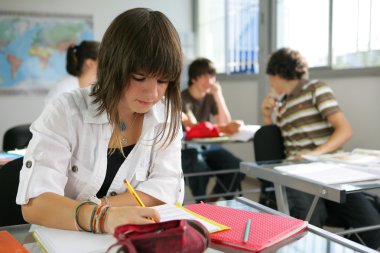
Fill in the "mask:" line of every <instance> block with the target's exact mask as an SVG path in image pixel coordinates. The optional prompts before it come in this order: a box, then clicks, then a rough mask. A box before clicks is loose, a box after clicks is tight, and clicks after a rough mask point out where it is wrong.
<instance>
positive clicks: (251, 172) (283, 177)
mask: <svg viewBox="0 0 380 253" xmlns="http://www.w3.org/2000/svg"><path fill="white" fill-rule="evenodd" d="M294 163H297V162H292V161H286V160H284V161H276V162H272V163H271V162H268V163H261V164H258V163H256V162H242V163H241V164H240V170H241V172H242V173H245V174H246V175H247V176H248V177H254V178H261V179H264V180H267V181H270V182H273V183H274V184H280V185H281V186H286V187H289V188H293V189H296V190H300V191H303V192H307V193H310V194H312V195H315V196H319V197H321V198H324V199H328V200H331V201H335V202H337V203H344V202H345V201H346V194H350V193H354V192H360V191H366V190H370V189H376V188H380V180H368V181H362V182H351V183H343V184H331V185H327V184H323V183H319V182H316V181H312V180H308V179H306V178H302V177H297V176H296V175H291V174H287V173H284V172H281V171H278V170H275V169H273V168H274V167H276V166H282V165H290V164H294ZM298 163H299V162H298Z"/></svg>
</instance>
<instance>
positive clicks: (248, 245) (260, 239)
mask: <svg viewBox="0 0 380 253" xmlns="http://www.w3.org/2000/svg"><path fill="white" fill-rule="evenodd" d="M186 208H187V209H189V210H191V211H193V212H195V213H198V214H200V215H202V216H205V217H207V218H211V219H213V220H214V221H216V222H220V223H222V224H224V225H226V226H229V227H230V228H231V229H230V230H225V231H221V232H217V233H213V234H211V235H210V237H211V241H212V242H213V243H214V244H219V245H224V246H229V247H233V248H236V249H240V250H248V251H254V252H258V251H261V250H263V249H266V248H269V247H271V246H273V245H275V244H277V243H279V242H281V241H283V240H285V239H287V238H290V237H292V236H294V235H296V234H299V233H300V232H301V231H303V230H305V228H306V227H307V224H308V223H307V222H306V221H302V220H299V219H295V218H292V217H285V216H279V215H272V214H267V213H259V212H252V211H247V210H239V209H234V208H230V207H224V206H215V205H210V204H205V203H200V204H191V205H187V206H186ZM249 219H250V220H251V224H250V227H249V238H247V239H248V240H247V242H244V236H245V234H246V227H247V221H248V220H249Z"/></svg>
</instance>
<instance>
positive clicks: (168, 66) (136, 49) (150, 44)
mask: <svg viewBox="0 0 380 253" xmlns="http://www.w3.org/2000/svg"><path fill="white" fill-rule="evenodd" d="M151 14H152V15H151V18H150V19H149V20H148V21H147V22H146V24H144V25H143V26H142V27H141V28H140V31H139V32H138V33H137V35H136V37H135V38H133V41H134V42H135V43H134V45H133V47H132V50H131V55H130V59H129V60H130V62H133V63H134V64H133V65H131V66H133V69H130V70H129V72H130V73H134V72H139V71H142V72H144V73H145V74H148V75H149V76H152V77H156V78H163V79H167V80H169V81H175V80H177V79H179V76H180V74H181V69H182V50H181V44H180V39H179V37H178V34H177V32H176V31H175V30H171V29H169V28H168V27H170V26H168V25H167V24H165V23H166V22H168V21H166V20H165V19H164V20H163V19H162V18H157V15H160V13H155V12H153V13H151ZM142 41H144V43H141V42H142Z"/></svg>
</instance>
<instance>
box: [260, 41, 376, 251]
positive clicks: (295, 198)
mask: <svg viewBox="0 0 380 253" xmlns="http://www.w3.org/2000/svg"><path fill="white" fill-rule="evenodd" d="M266 73H267V74H268V78H269V82H270V84H271V86H272V88H273V91H272V92H271V93H270V94H269V95H268V96H267V97H266V98H265V99H264V101H263V103H262V115H263V122H264V124H265V125H269V124H273V123H274V122H275V124H276V125H277V126H279V128H280V129H281V132H282V135H283V137H284V145H285V152H286V156H287V158H288V159H297V160H300V159H302V155H304V154H308V155H321V154H325V153H330V152H335V151H337V150H339V149H340V148H341V147H342V145H343V144H344V143H346V142H347V141H348V140H349V139H350V138H351V136H352V129H351V126H350V124H349V122H348V121H347V119H346V117H345V116H344V114H343V112H342V111H341V109H340V107H339V105H338V102H337V100H336V99H335V97H334V94H333V92H332V90H331V88H330V87H328V86H327V85H326V84H325V83H323V82H320V81H318V80H314V81H309V80H308V65H307V62H306V61H305V59H304V58H303V57H302V55H301V54H300V53H299V52H297V51H295V50H292V49H290V48H282V49H279V50H278V51H276V52H274V53H273V54H272V55H271V57H270V59H269V62H268V65H267V70H266ZM272 116H274V117H273V118H272ZM272 119H275V121H273V120H272ZM287 194H288V202H289V209H290V214H291V215H292V216H294V217H296V218H300V219H305V217H306V215H307V212H308V210H309V207H310V206H311V203H312V201H313V196H311V195H310V194H307V193H303V192H300V191H297V190H293V189H290V188H288V189H287ZM329 216H334V217H339V218H340V219H341V220H342V221H343V222H344V223H345V227H354V228H355V227H363V226H371V225H376V224H380V215H379V213H378V211H377V210H376V209H375V208H374V207H373V206H372V204H371V203H370V202H369V200H368V199H367V198H366V197H365V196H364V194H363V193H354V194H348V195H347V201H346V202H345V203H343V204H338V203H335V202H332V201H328V200H322V199H320V201H319V202H318V204H317V206H316V208H315V211H314V213H313V216H312V217H311V220H310V223H311V224H313V225H316V226H319V227H322V226H324V225H325V222H326V220H327V218H328V217H329ZM361 238H362V239H363V241H364V242H365V243H366V245H367V246H369V247H371V248H375V249H376V248H378V247H379V246H380V241H379V240H378V238H380V230H374V231H371V232H365V233H362V234H361ZM352 239H353V240H357V238H352Z"/></svg>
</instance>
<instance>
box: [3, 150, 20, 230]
mask: <svg viewBox="0 0 380 253" xmlns="http://www.w3.org/2000/svg"><path fill="white" fill-rule="evenodd" d="M23 159H24V157H20V158H17V159H15V160H13V161H10V162H8V163H6V164H5V165H3V166H2V167H0V227H1V226H11V225H18V224H25V223H26V221H25V220H24V218H23V217H22V213H21V206H19V205H17V204H16V195H17V189H18V183H19V175H20V170H21V168H22V164H23Z"/></svg>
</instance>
